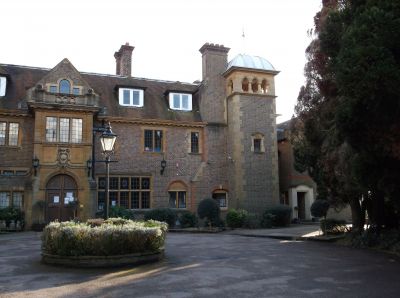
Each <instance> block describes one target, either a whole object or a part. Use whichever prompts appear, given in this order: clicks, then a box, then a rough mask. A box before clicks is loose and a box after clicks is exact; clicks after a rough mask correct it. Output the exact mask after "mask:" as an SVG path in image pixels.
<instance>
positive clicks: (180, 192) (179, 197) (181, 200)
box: [168, 181, 187, 208]
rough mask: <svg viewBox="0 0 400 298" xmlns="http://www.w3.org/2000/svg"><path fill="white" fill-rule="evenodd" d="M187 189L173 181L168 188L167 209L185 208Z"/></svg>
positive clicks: (181, 183) (179, 182)
mask: <svg viewBox="0 0 400 298" xmlns="http://www.w3.org/2000/svg"><path fill="white" fill-rule="evenodd" d="M186 192H187V187H186V185H185V184H184V183H183V182H181V181H175V182H173V183H171V184H170V186H169V187H168V194H169V207H170V208H186Z"/></svg>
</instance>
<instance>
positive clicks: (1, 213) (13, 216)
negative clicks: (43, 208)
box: [0, 207, 25, 225]
mask: <svg viewBox="0 0 400 298" xmlns="http://www.w3.org/2000/svg"><path fill="white" fill-rule="evenodd" d="M24 218H25V216H24V212H23V211H21V210H20V209H18V208H14V207H6V208H2V209H0V220H5V221H6V225H9V224H10V222H11V221H20V222H21V224H23V223H24Z"/></svg>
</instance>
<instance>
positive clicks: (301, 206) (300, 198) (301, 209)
mask: <svg viewBox="0 0 400 298" xmlns="http://www.w3.org/2000/svg"><path fill="white" fill-rule="evenodd" d="M305 197H306V193H305V192H298V193H297V208H298V217H299V219H302V220H304V219H306V201H305Z"/></svg>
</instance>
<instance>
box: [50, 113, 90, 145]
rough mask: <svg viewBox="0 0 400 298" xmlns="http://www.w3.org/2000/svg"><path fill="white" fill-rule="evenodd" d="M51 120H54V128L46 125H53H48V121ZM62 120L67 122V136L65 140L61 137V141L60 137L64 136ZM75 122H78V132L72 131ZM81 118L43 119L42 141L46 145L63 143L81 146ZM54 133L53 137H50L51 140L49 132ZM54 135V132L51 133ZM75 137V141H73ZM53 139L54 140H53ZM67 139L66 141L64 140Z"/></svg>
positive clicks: (54, 117)
mask: <svg viewBox="0 0 400 298" xmlns="http://www.w3.org/2000/svg"><path fill="white" fill-rule="evenodd" d="M51 118H53V119H55V120H56V121H55V126H50V125H48V124H53V123H49V120H50V119H51ZM62 120H68V134H67V138H65V137H63V138H62V140H61V136H62V135H65V131H64V133H63V134H62V133H61V132H62V125H61V121H62ZM75 120H80V121H78V122H79V123H80V125H79V128H80V130H79V129H78V130H76V129H74V127H75V126H74V125H75V123H76V121H75ZM83 122H84V121H83V118H77V117H58V116H46V117H45V126H44V127H45V134H44V139H45V142H47V143H64V144H82V143H83ZM50 130H52V131H55V137H52V138H51V139H50V138H49V137H50V135H49V133H50V132H49V131H50ZM53 134H54V132H53ZM75 137H77V141H75ZM53 139H54V140H53ZM66 139H67V140H66Z"/></svg>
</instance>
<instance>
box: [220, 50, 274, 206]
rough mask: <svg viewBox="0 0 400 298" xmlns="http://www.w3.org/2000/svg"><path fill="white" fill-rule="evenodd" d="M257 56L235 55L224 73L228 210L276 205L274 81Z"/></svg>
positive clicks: (268, 67) (267, 66) (270, 70)
mask: <svg viewBox="0 0 400 298" xmlns="http://www.w3.org/2000/svg"><path fill="white" fill-rule="evenodd" d="M278 73H279V72H278V71H276V70H275V69H274V67H273V66H272V64H271V63H269V62H268V61H267V60H266V59H264V58H262V57H258V56H250V55H243V54H239V55H237V56H236V57H235V58H234V59H232V60H231V61H230V62H229V64H228V67H227V70H226V71H225V73H224V77H225V82H226V94H227V98H226V106H227V108H226V110H227V113H226V117H227V127H228V129H227V130H228V131H227V152H228V155H229V160H230V165H229V185H230V193H231V198H232V200H233V201H231V203H232V204H231V206H232V207H236V208H243V209H246V210H248V211H250V212H255V213H259V212H263V211H264V210H265V209H266V208H267V207H269V206H271V205H275V204H278V203H279V176H278V150H277V140H276V120H275V116H276V109H275V98H276V96H275V82H274V77H275V75H277V74H278Z"/></svg>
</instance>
